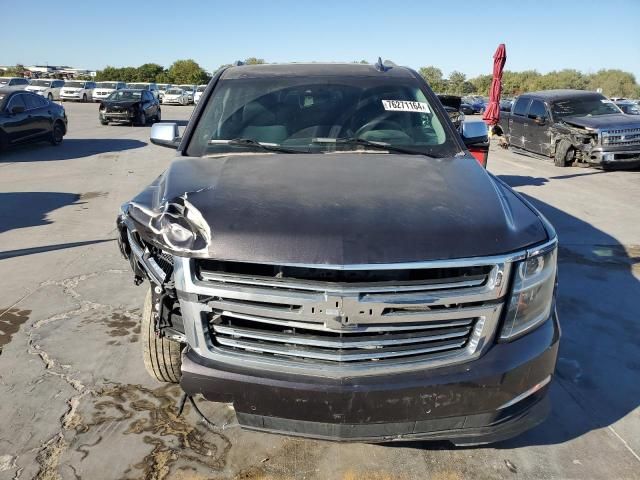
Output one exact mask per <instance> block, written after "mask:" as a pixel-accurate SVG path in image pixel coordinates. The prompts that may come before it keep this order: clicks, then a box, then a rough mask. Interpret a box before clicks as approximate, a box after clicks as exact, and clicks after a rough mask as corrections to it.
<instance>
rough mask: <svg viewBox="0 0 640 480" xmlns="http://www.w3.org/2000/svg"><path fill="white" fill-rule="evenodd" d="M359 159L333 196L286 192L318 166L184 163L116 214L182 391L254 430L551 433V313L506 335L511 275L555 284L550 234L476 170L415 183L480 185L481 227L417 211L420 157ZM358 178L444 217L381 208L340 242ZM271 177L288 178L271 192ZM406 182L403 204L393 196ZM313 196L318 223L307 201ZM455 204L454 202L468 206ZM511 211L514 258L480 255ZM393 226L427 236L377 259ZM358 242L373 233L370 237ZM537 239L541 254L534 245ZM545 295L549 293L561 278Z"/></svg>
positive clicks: (504, 236)
mask: <svg viewBox="0 0 640 480" xmlns="http://www.w3.org/2000/svg"><path fill="white" fill-rule="evenodd" d="M292 157H296V158H292ZM361 157H363V155H362V154H359V155H357V156H354V158H353V159H352V158H351V157H346V158H347V159H346V160H345V159H344V158H340V159H339V163H338V160H336V165H334V166H333V167H332V168H327V169H326V172H325V173H324V174H323V173H322V172H319V171H315V172H314V175H313V177H314V178H315V179H316V180H317V181H319V182H320V184H324V185H326V184H327V182H328V181H329V179H330V176H331V175H332V173H331V172H335V171H336V169H338V170H339V168H340V167H339V165H341V164H342V165H344V166H343V167H342V168H344V171H343V172H341V173H342V175H341V176H340V178H342V179H343V180H342V181H339V182H337V185H334V186H333V187H331V188H329V190H330V191H329V192H327V191H326V190H327V188H328V187H325V189H318V191H317V192H314V191H312V190H313V189H309V187H308V186H304V185H299V186H297V187H295V186H293V185H295V183H293V182H292V179H293V178H296V177H297V175H301V174H302V172H309V170H310V169H312V168H313V165H317V163H316V162H317V159H316V158H313V156H309V158H307V157H306V156H302V155H300V156H289V157H287V156H277V155H275V156H274V155H269V156H264V157H263V158H259V157H258V156H254V157H249V156H247V157H234V158H230V159H229V158H228V159H223V158H213V159H206V160H204V161H203V160H201V159H184V158H183V159H180V160H177V161H175V162H174V163H173V164H172V166H171V168H169V169H168V170H167V172H165V173H164V174H163V175H162V176H161V177H160V178H159V179H158V180H157V181H156V182H154V183H153V184H152V185H151V186H150V187H149V188H148V189H146V190H145V191H144V192H143V193H142V194H140V195H139V196H138V197H136V198H135V199H133V200H132V201H131V202H128V203H127V204H125V205H124V206H123V211H122V213H121V215H120V216H119V218H118V227H119V231H120V244H121V249H122V252H123V254H124V255H125V256H126V257H127V258H128V259H129V261H130V263H131V265H132V268H133V270H134V272H135V275H136V281H137V282H141V281H142V280H143V279H146V280H149V281H150V283H151V285H152V298H153V300H152V305H153V308H154V312H155V317H154V318H155V325H154V330H155V332H156V333H157V335H161V336H167V337H168V338H170V339H172V340H174V341H178V342H180V343H181V344H183V345H184V350H183V356H182V366H181V377H180V383H181V386H182V388H183V389H184V391H185V392H187V393H188V394H190V395H195V394H202V395H203V396H204V397H205V398H206V399H208V400H212V401H217V402H231V403H233V406H234V408H235V411H236V415H237V419H238V422H239V423H240V425H242V426H243V427H245V428H249V429H255V430H264V431H273V432H280V433H287V434H292V435H300V436H308V437H314V438H326V439H333V440H340V441H388V440H409V439H446V440H451V441H453V442H455V443H457V444H468V443H482V442H492V441H498V440H501V439H504V438H508V437H511V436H514V435H516V434H518V433H520V432H522V431H524V430H526V429H528V428H531V427H532V426H533V425H536V424H537V423H539V422H541V421H542V420H543V419H544V418H545V417H546V415H547V413H548V408H549V406H548V400H547V398H546V393H547V389H548V385H549V383H550V381H551V379H552V375H553V371H554V368H555V361H556V356H557V347H558V339H559V327H558V321H557V318H556V315H555V309H554V308H553V306H552V305H551V304H549V305H547V306H546V307H545V308H547V309H546V310H545V311H543V312H542V313H541V315H542V316H543V318H542V321H541V322H540V321H538V324H537V325H536V327H537V328H534V329H532V331H529V330H528V327H525V329H524V330H522V331H519V332H515V333H514V334H513V335H512V334H511V333H512V332H510V331H509V328H510V327H508V325H506V324H508V322H509V318H510V317H511V316H512V313H513V308H514V307H513V304H514V300H513V297H514V295H516V297H517V291H516V289H515V288H514V285H513V280H512V279H514V278H515V277H516V276H517V275H519V273H518V272H519V271H520V269H521V268H522V265H524V263H523V262H526V261H527V258H538V257H539V256H540V255H547V256H548V257H545V258H546V259H547V260H546V261H547V262H549V263H548V264H549V265H551V264H553V271H549V272H548V275H551V276H552V277H555V246H556V240H555V234H554V233H553V232H552V230H551V229H550V227H548V228H547V227H544V224H543V223H540V220H539V218H538V217H536V215H534V214H533V213H532V211H531V210H529V209H528V207H525V206H524V205H522V204H521V203H520V200H518V199H517V198H516V197H515V196H514V195H513V194H512V193H510V192H509V191H508V190H507V189H506V187H505V186H504V185H502V184H500V183H499V182H498V181H497V180H492V181H489V182H487V183H484V186H483V187H478V186H477V185H478V179H479V178H484V176H485V175H486V174H485V173H484V171H483V170H482V169H481V168H480V167H479V166H477V165H474V167H473V168H472V169H469V170H468V172H467V173H464V171H462V170H461V169H459V168H458V167H459V165H462V163H460V164H459V165H458V164H456V162H463V161H465V160H463V159H460V160H448V161H447V163H443V164H441V165H438V166H437V167H434V169H426V170H427V173H424V174H423V176H422V177H420V178H416V179H415V186H416V189H417V187H418V185H424V184H426V183H428V182H430V183H431V184H432V185H437V184H442V185H445V184H446V185H449V186H450V187H451V188H453V189H454V190H458V189H461V188H462V187H463V185H468V184H474V183H475V184H476V187H475V188H476V191H475V193H474V195H478V196H479V197H482V198H484V206H483V207H482V208H479V209H474V210H475V214H474V215H472V216H475V217H476V218H477V219H478V223H477V225H476V226H475V227H474V226H473V225H469V222H468V221H466V220H464V219H458V220H456V215H455V213H453V211H455V210H458V209H457V208H456V207H457V205H456V201H455V200H454V199H451V201H450V204H451V207H452V212H451V213H450V214H447V213H443V211H440V212H438V208H437V204H439V200H438V199H434V198H432V197H431V200H429V199H428V197H430V196H425V197H423V198H419V197H418V198H417V199H414V196H415V195H417V193H416V192H417V190H413V189H412V186H413V185H412V184H411V183H410V184H406V181H407V180H406V176H405V174H404V173H402V172H401V168H400V165H402V164H403V163H404V164H405V166H406V164H407V163H409V167H411V164H410V162H411V160H407V159H402V160H398V161H395V160H389V159H386V158H385V159H384V160H379V159H380V155H377V156H376V155H372V156H371V157H372V158H361ZM324 161H325V162H328V161H330V160H327V159H325V160H324ZM204 162H208V165H205V164H204ZM476 167H477V168H476ZM366 168H378V169H381V170H383V171H384V170H385V169H386V172H385V173H386V178H387V182H388V183H389V188H388V189H384V188H380V187H378V190H379V192H378V197H379V201H380V202H382V203H391V205H389V211H395V210H401V209H404V210H408V209H409V203H405V202H416V201H417V202H419V203H421V204H422V206H423V208H424V209H425V211H427V212H429V211H432V212H435V213H433V214H432V216H431V217H430V218H425V215H424V213H422V211H421V213H417V212H414V213H413V214H412V215H419V216H420V217H421V218H422V219H423V222H424V224H419V223H418V224H416V222H411V221H408V218H409V217H405V218H403V219H402V221H401V222H400V223H397V224H396V223H393V222H392V225H391V227H390V225H386V226H385V221H383V220H381V219H383V218H385V215H386V214H385V211H383V210H380V211H379V212H378V215H379V217H376V218H372V219H371V220H370V223H363V221H362V220H360V221H359V224H357V225H354V227H353V228H352V229H350V231H348V232H345V224H344V223H342V222H339V221H337V220H336V219H337V218H345V217H346V216H347V215H348V213H347V212H350V211H354V210H355V212H354V213H353V218H349V219H348V223H351V222H352V221H353V222H356V219H358V218H360V219H361V218H362V217H364V216H365V210H364V208H365V206H364V205H362V206H361V207H358V205H360V204H361V200H363V198H360V195H364V194H365V193H366V192H369V191H371V189H372V188H373V187H374V183H375V179H369V180H362V177H361V172H364V171H366V170H365V169H366ZM189 171H191V174H189V173H188V172H189ZM230 171H231V172H233V175H230V174H229V172H230ZM267 171H271V172H273V173H274V176H275V177H276V178H278V179H279V181H275V180H271V181H270V182H269V183H268V185H262V184H264V180H263V179H264V178H265V177H264V175H263V174H266V172H267ZM249 172H253V173H255V174H256V175H255V177H251V176H250V175H248V173H249ZM348 172H353V174H352V176H348ZM393 172H396V175H395V177H394V176H393ZM323 175H326V176H327V177H326V178H325V177H324V176H323ZM480 175H482V176H483V177H480ZM203 179H209V181H210V182H211V183H210V184H209V185H208V186H204V185H203V184H202V183H203ZM401 181H402V182H405V189H407V192H406V193H405V195H403V194H401V193H398V187H399V185H400V183H399V182H401ZM356 182H359V183H361V184H362V183H364V184H363V185H360V186H357V184H356ZM493 182H496V183H493ZM287 185H288V188H285V187H286V186H287ZM347 185H349V187H347ZM478 188H480V190H478ZM303 191H305V193H306V197H307V199H308V200H309V203H311V204H313V205H315V207H313V210H314V211H315V215H316V217H317V218H313V215H311V213H310V212H311V210H308V208H311V207H309V206H307V209H305V205H304V203H305V202H304V201H302V202H301V200H300V198H301V193H302V192H303ZM248 192H253V193H252V194H250V193H248ZM340 192H348V193H342V194H341V193H340ZM314 195H326V196H327V197H328V198H333V199H336V200H337V201H338V203H343V202H344V203H346V205H344V204H343V210H336V209H335V208H336V207H335V205H333V202H329V201H328V200H326V201H325V202H324V203H325V205H326V208H327V210H326V211H322V209H320V210H318V204H319V203H320V204H321V203H322V202H320V200H319V198H315V197H314ZM347 196H348V198H349V199H352V200H351V202H350V203H349V201H348V198H347ZM463 197H464V196H463ZM295 199H298V203H296V200H295ZM353 199H355V200H353ZM314 200H317V201H314ZM459 201H460V202H461V203H460V206H459V207H460V208H462V204H469V203H470V202H469V198H468V197H464V198H460V199H459ZM394 202H395V203H394ZM429 202H435V204H433V205H430V204H429ZM260 204H266V206H267V207H268V208H267V210H269V212H266V210H265V211H262V212H261V211H259V209H260ZM358 208H362V210H358ZM330 210H331V211H333V215H334V218H333V219H330V217H329V215H328V214H329V212H330ZM293 211H296V212H298V213H297V214H292V212H293ZM239 212H242V213H243V214H244V217H243V223H242V226H240V225H238V224H237V216H236V215H237V214H238V213H239ZM251 212H254V213H253V214H252V213H251ZM505 214H506V215H507V217H509V216H510V217H511V220H510V221H511V222H512V223H511V225H510V226H506V225H503V224H502V220H498V221H495V222H494V227H495V228H496V229H497V230H495V232H494V234H495V235H497V237H498V238H500V239H501V241H502V242H503V243H502V247H501V250H502V251H504V252H505V253H498V254H492V255H489V254H488V252H491V251H492V250H491V248H492V247H491V246H490V245H492V244H494V241H491V240H488V241H487V242H486V243H485V241H484V240H483V237H482V236H481V233H480V232H481V231H485V230H486V228H487V225H488V223H487V222H489V219H490V218H494V219H495V218H500V216H503V218H504V215H505ZM265 215H269V216H270V218H269V219H268V220H267V222H268V223H269V224H270V225H271V227H270V228H266V226H265V223H263V222H265V220H264V217H265ZM328 217H329V220H324V221H323V220H322V219H327V218H328ZM304 218H308V219H309V220H308V221H307V222H306V223H305V222H304V220H303V219H304ZM416 218H417V217H416ZM287 222H289V223H287ZM387 222H388V220H387ZM455 222H458V223H455ZM332 224H333V225H334V227H331V225H332ZM412 224H413V225H412ZM465 224H466V226H465ZM277 227H280V228H279V229H278V228H277ZM543 227H544V228H543ZM332 228H333V229H334V230H335V231H333V232H332V231H331V229H332ZM387 228H391V230H393V231H395V232H396V233H397V234H398V236H399V237H400V238H416V237H422V238H423V239H424V241H421V242H415V241H413V240H412V241H410V242H408V243H406V244H402V241H401V240H400V239H395V240H392V238H388V239H387V245H386V246H385V248H384V249H383V250H380V251H378V252H376V251H375V249H374V248H373V245H374V244H376V245H378V246H380V245H381V244H382V241H381V239H380V237H376V235H377V234H376V233H375V230H378V231H379V230H381V229H382V230H385V229H387ZM422 228H424V229H425V230H422ZM450 228H453V229H455V230H458V231H459V232H460V234H461V237H464V238H465V239H467V240H464V239H460V240H458V241H453V240H452V239H450V240H449V242H447V243H443V242H439V241H437V239H436V241H435V242H434V243H433V244H431V245H430V244H429V240H428V239H427V238H426V233H427V231H431V232H432V234H433V236H434V237H438V238H442V236H443V235H444V232H445V231H447V230H448V229H450ZM474 228H479V229H481V230H474ZM407 229H410V230H407ZM269 230H271V231H269ZM358 230H360V231H358ZM364 231H366V232H370V235H369V236H368V237H373V238H367V237H365V238H363V237H362V235H361V234H362V232H364ZM284 232H288V234H285V233H284ZM327 232H328V233H329V235H326V233H327ZM299 234H300V235H301V236H299ZM323 234H324V235H326V236H325V237H324V238H322V236H323ZM336 236H338V240H339V244H340V245H342V247H338V244H337V243H335V240H336V238H335V237H336ZM317 238H320V242H319V243H316V241H315V240H314V239H317ZM391 242H392V243H391ZM532 243H533V244H536V243H537V245H538V246H537V247H535V248H526V247H524V246H526V245H530V244H532ZM346 245H351V246H352V247H353V250H352V251H349V252H347V251H345V250H344V248H346V247H345V246H346ZM222 246H224V249H223V248H222ZM296 246H297V247H296ZM519 246H520V247H519ZM341 248H342V249H343V250H342V251H340V249H341ZM438 248H443V249H444V248H446V249H447V250H446V251H445V250H438ZM221 251H224V252H225V254H226V255H229V256H231V258H232V259H231V260H230V259H228V258H229V257H227V256H226V255H221V254H216V252H221ZM269 251H270V252H271V254H268V252H269ZM429 252H431V254H429ZM269 255H271V256H269ZM313 255H316V257H313ZM549 255H550V256H549ZM447 257H450V258H449V259H447ZM252 258H253V259H255V260H252ZM294 258H299V259H300V261H298V262H293V261H292V260H293V259H294ZM318 259H321V261H318ZM385 259H386V261H383V260H385ZM418 259H422V260H420V261H418ZM339 260H340V262H338V261H339ZM548 279H549V278H547V280H548ZM547 284H548V285H551V288H552V289H553V288H554V287H553V279H552V281H551V284H549V283H548V282H547ZM550 298H551V297H549V299H550ZM515 301H516V302H517V300H515ZM549 301H551V300H549ZM524 333H526V335H525V334H524Z"/></svg>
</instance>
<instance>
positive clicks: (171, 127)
mask: <svg viewBox="0 0 640 480" xmlns="http://www.w3.org/2000/svg"><path fill="white" fill-rule="evenodd" d="M150 140H151V143H153V144H154V145H160V146H161V147H167V148H174V149H177V148H178V146H179V145H180V132H179V131H178V124H177V123H155V124H154V125H153V126H152V127H151V138H150Z"/></svg>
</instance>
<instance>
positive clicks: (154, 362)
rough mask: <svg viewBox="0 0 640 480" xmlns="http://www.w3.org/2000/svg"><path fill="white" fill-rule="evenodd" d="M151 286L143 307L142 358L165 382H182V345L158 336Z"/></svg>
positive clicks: (156, 377) (149, 369) (153, 372)
mask: <svg viewBox="0 0 640 480" xmlns="http://www.w3.org/2000/svg"><path fill="white" fill-rule="evenodd" d="M154 324H155V323H154V319H153V305H152V295H151V288H149V290H148V291H147V296H146V297H145V299H144V308H143V309H142V326H141V327H142V328H141V332H142V360H143V362H144V368H145V370H146V371H147V373H148V374H149V375H150V376H151V378H154V379H156V380H158V381H159V382H164V383H179V382H180V367H181V365H182V357H181V350H182V348H181V345H180V343H179V342H174V341H173V340H169V339H168V338H166V337H158V336H157V335H156V332H155V329H154Z"/></svg>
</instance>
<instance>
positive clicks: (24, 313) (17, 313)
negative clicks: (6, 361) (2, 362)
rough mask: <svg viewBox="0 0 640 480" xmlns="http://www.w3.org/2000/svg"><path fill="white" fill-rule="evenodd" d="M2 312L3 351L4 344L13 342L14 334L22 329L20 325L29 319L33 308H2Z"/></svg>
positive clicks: (0, 317)
mask: <svg viewBox="0 0 640 480" xmlns="http://www.w3.org/2000/svg"><path fill="white" fill-rule="evenodd" d="M0 312H3V313H1V314H0V353H2V347H3V345H7V344H8V343H9V342H11V339H12V338H13V336H14V335H15V334H16V333H17V332H18V330H20V326H21V325H22V324H23V323H24V322H26V321H27V320H29V315H31V310H23V309H20V308H2V309H0Z"/></svg>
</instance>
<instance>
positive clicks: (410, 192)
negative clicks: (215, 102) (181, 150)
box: [124, 153, 547, 265]
mask: <svg viewBox="0 0 640 480" xmlns="http://www.w3.org/2000/svg"><path fill="white" fill-rule="evenodd" d="M124 211H125V214H126V215H128V216H129V217H130V218H131V219H132V220H133V221H134V224H135V225H136V226H137V227H138V230H139V232H140V234H141V235H142V236H143V238H146V239H147V240H151V241H152V242H154V243H156V244H158V245H166V243H163V241H164V240H163V238H164V237H162V233H161V231H160V227H159V225H162V224H163V222H164V221H165V220H166V218H161V217H163V215H169V216H171V218H172V219H173V220H175V219H176V217H177V216H178V217H179V216H180V215H183V216H184V217H185V218H187V217H188V222H187V223H189V222H191V225H194V224H195V225H196V226H197V228H199V229H200V231H202V232H203V235H202V238H201V239H200V244H199V247H198V249H199V251H198V252H195V253H194V252H193V250H195V248H194V249H192V250H191V252H186V251H183V252H182V253H180V251H179V249H177V248H171V249H170V250H171V251H173V252H174V253H176V254H178V255H183V256H208V257H212V258H219V259H225V260H235V261H248V262H249V261H250V262H277V263H304V264H328V265H348V264H372V263H399V262H417V261H427V260H436V259H451V258H465V257H476V256H489V255H495V254H501V253H508V252H513V251H517V250H521V249H523V248H526V247H528V246H531V245H532V244H535V243H538V242H543V241H545V240H546V239H547V234H546V231H545V229H544V227H543V225H542V223H541V221H540V219H539V217H538V216H537V214H536V213H535V212H534V211H533V210H531V208H530V207H528V206H527V205H525V204H524V203H523V202H522V201H521V200H519V199H518V198H517V197H516V196H515V195H514V193H513V192H511V190H510V189H509V188H508V187H505V186H504V185H502V184H501V183H500V182H497V181H496V180H494V179H493V178H492V177H491V176H490V175H489V174H488V173H487V172H486V171H485V170H484V169H483V168H482V167H480V166H479V165H478V163H477V162H476V161H475V160H474V159H473V158H472V157H466V156H465V157H456V158H448V159H437V160H436V159H429V158H427V157H422V156H417V155H393V154H366V153H360V154H351V153H344V154H293V155H291V154H289V155H288V154H265V155H262V154H257V155H256V154H254V155H229V156H222V157H216V158H188V157H181V158H180V159H178V160H175V161H174V162H173V163H172V164H171V166H170V167H169V169H168V170H167V171H166V172H165V173H163V174H162V175H161V176H160V177H159V178H158V179H157V180H156V181H155V182H154V183H153V184H151V185H150V186H149V187H147V189H145V190H144V191H143V192H142V193H141V194H140V195H138V196H137V197H136V198H134V199H133V200H132V201H131V202H130V203H129V204H126V205H125V206H124ZM154 216H155V218H151V217H154ZM167 218H168V217H167ZM164 225H166V223H164Z"/></svg>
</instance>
